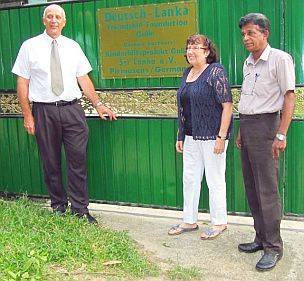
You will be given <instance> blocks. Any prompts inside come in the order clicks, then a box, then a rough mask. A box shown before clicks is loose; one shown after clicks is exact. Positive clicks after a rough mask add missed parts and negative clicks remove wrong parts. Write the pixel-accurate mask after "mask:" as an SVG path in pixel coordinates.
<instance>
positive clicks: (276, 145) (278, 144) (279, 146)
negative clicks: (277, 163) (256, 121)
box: [272, 138, 287, 159]
mask: <svg viewBox="0 0 304 281" xmlns="http://www.w3.org/2000/svg"><path fill="white" fill-rule="evenodd" d="M286 144H287V143H286V140H283V141H280V140H278V139H277V138H276V139H275V140H274V141H273V143H272V157H273V158H275V159H278V158H279V156H280V152H283V151H284V150H285V148H286Z"/></svg>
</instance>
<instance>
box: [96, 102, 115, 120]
mask: <svg viewBox="0 0 304 281" xmlns="http://www.w3.org/2000/svg"><path fill="white" fill-rule="evenodd" d="M96 110H97V112H98V114H99V116H100V118H101V119H103V120H107V118H106V117H105V116H104V115H105V114H107V115H108V116H109V119H110V120H111V121H112V120H117V116H116V114H115V113H114V112H113V111H112V110H111V109H110V108H108V107H106V106H104V105H100V106H98V107H96Z"/></svg>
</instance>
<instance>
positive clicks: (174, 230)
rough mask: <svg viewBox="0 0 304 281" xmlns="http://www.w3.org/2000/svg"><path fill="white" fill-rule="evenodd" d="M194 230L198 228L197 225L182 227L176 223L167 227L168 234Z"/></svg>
mask: <svg viewBox="0 0 304 281" xmlns="http://www.w3.org/2000/svg"><path fill="white" fill-rule="evenodd" d="M195 230H198V225H196V227H182V226H181V225H180V224H177V225H173V226H172V227H171V228H170V229H169V231H168V234H169V235H179V234H182V233H184V232H190V231H195Z"/></svg>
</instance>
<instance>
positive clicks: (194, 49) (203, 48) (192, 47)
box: [186, 46, 208, 52]
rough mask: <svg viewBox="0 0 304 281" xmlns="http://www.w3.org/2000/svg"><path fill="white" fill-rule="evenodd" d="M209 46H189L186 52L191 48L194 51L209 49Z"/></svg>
mask: <svg viewBox="0 0 304 281" xmlns="http://www.w3.org/2000/svg"><path fill="white" fill-rule="evenodd" d="M207 49H208V48H205V47H200V46H188V47H187V48H186V52H187V51H190V50H192V51H198V50H207Z"/></svg>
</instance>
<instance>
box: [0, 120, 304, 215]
mask: <svg viewBox="0 0 304 281" xmlns="http://www.w3.org/2000/svg"><path fill="white" fill-rule="evenodd" d="M88 124H89V128H90V138H89V145H88V184H89V192H90V198H91V199H95V200H104V201H108V202H124V203H134V204H139V205H149V206H160V207H172V208H175V207H177V208H182V203H183V199H182V156H181V155H180V154H177V153H176V152H175V137H176V129H177V126H176V120H175V119H153V118H146V119H135V118H128V119H126V118H121V119H119V120H118V121H116V122H113V123H111V122H103V121H100V120H99V119H97V118H89V119H88ZM238 124H239V122H238V121H237V120H236V122H235V129H236V130H237V127H238ZM303 130H304V122H303V121H294V122H293V123H292V126H291V130H290V133H289V136H288V140H289V144H288V150H287V153H286V158H285V159H284V158H282V159H281V163H280V166H281V173H280V174H281V177H280V191H281V194H283V193H284V195H283V197H284V202H285V213H293V214H302V215H303V214H304V206H303V201H304V189H303V187H304V176H303V175H304V174H303V171H304V164H303V163H304V162H303V159H302V158H301V157H302V155H303V153H304V151H303V149H304V148H303V145H302V143H303V142H304V137H303V134H302V132H303ZM0 155H1V158H0V170H1V176H0V190H2V191H9V192H17V193H21V192H26V193H28V194H37V195H44V194H46V189H45V187H44V184H43V173H42V169H41V163H40V160H39V155H38V152H37V148H36V143H35V139H34V138H33V137H30V136H28V135H27V134H26V133H25V131H24V129H23V120H22V118H0ZM63 160H64V159H63ZM63 163H64V161H63ZM226 179H227V203H228V210H229V211H230V212H249V209H248V205H247V200H246V196H245V192H244V187H243V177H242V169H241V163H240V153H239V151H238V150H237V149H236V148H235V146H234V141H233V140H231V141H230V144H229V147H228V152H227V171H226ZM208 200H209V198H208V188H207V186H206V182H205V180H204V181H203V188H202V195H201V200H200V205H199V208H200V209H205V210H206V209H208Z"/></svg>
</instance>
